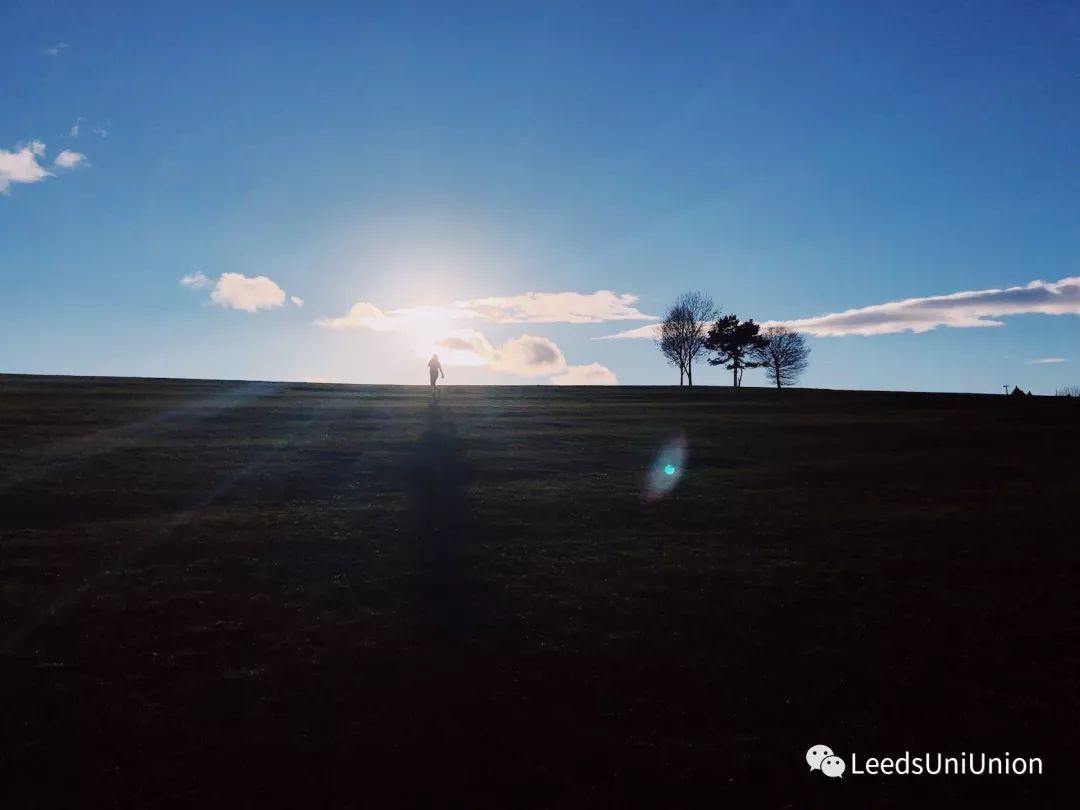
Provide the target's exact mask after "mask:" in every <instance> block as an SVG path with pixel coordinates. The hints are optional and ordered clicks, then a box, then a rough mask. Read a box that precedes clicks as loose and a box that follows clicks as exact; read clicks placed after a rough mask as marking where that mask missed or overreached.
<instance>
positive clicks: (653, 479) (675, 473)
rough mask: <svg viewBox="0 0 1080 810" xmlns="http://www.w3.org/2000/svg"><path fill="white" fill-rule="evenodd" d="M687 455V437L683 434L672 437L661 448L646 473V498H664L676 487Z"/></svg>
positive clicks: (650, 499) (653, 499) (651, 499)
mask: <svg viewBox="0 0 1080 810" xmlns="http://www.w3.org/2000/svg"><path fill="white" fill-rule="evenodd" d="M686 457H687V451H686V439H685V437H683V436H679V437H677V438H675V439H672V440H671V441H669V442H667V443H666V444H665V445H664V446H663V447H661V448H660V452H659V453H657V454H656V458H655V459H653V463H652V464H650V465H649V469H648V472H647V473H646V475H645V499H646V500H649V501H655V500H658V499H659V498H663V497H664V496H665V495H667V494H668V493H669V492H671V490H673V489H674V488H675V485H676V484H678V483H679V479H680V478H682V473H683V469H684V468H685V467H686Z"/></svg>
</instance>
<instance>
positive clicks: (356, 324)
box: [315, 301, 403, 332]
mask: <svg viewBox="0 0 1080 810" xmlns="http://www.w3.org/2000/svg"><path fill="white" fill-rule="evenodd" d="M315 324H316V325H317V326H321V327H323V328H324V329H372V330H374V331H376V332H394V331H396V330H398V329H400V328H402V325H403V324H402V321H401V320H400V318H397V317H394V316H393V315H387V314H386V313H385V312H383V311H382V310H381V309H379V308H378V307H377V306H375V305H374V304H369V303H367V302H366V301H357V302H356V303H355V304H353V305H352V306H351V307H349V311H348V312H347V313H345V314H344V315H342V316H341V317H340V318H319V319H318V320H317V321H315Z"/></svg>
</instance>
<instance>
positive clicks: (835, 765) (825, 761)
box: [806, 745, 847, 779]
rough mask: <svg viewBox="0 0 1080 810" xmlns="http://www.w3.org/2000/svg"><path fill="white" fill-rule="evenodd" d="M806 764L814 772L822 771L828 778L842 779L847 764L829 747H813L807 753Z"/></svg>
mask: <svg viewBox="0 0 1080 810" xmlns="http://www.w3.org/2000/svg"><path fill="white" fill-rule="evenodd" d="M806 764H807V765H809V766H810V770H812V771H821V772H822V773H823V774H825V775H826V776H828V777H833V776H835V777H837V778H838V779H842V778H843V777H844V771H845V770H847V763H845V762H844V760H842V759H840V757H838V756H836V754H834V753H833V750H832V749H831V748H829V746H827V745H812V746H810V748H808V749H807V751H806Z"/></svg>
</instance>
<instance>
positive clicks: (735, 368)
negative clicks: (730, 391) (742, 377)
mask: <svg viewBox="0 0 1080 810" xmlns="http://www.w3.org/2000/svg"><path fill="white" fill-rule="evenodd" d="M731 382H732V383H733V384H734V387H735V388H738V387H739V364H738V363H734V364H733V365H732V366H731Z"/></svg>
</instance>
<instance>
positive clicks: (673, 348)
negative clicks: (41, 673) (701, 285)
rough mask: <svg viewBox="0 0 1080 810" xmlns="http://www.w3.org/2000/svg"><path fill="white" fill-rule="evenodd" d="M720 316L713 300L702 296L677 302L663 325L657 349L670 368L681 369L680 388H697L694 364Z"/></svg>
mask: <svg viewBox="0 0 1080 810" xmlns="http://www.w3.org/2000/svg"><path fill="white" fill-rule="evenodd" d="M718 314H719V312H718V310H717V309H716V304H714V303H713V300H712V299H711V298H710V297H709V296H707V295H705V294H704V293H700V292H685V293H683V294H682V295H680V296H679V297H678V298H676V299H675V303H674V304H672V305H671V306H670V307H669V308H668V311H667V314H666V315H665V316H664V322H663V323H662V324H660V334H659V335H658V336H657V338H656V345H657V347H658V348H659V349H660V353H661V354H663V355H664V357H665V358H667V361H668V363H669V364H670V365H673V366H677V367H678V369H679V385H683V379H684V378H685V380H686V385H693V384H694V362H695V361H696V360H697V358H698V355H699V354H701V351H702V349H704V348H705V336H706V334H707V333H708V331H709V327H710V326H711V325H712V322H713V321H714V320H716V317H717V315H718Z"/></svg>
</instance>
